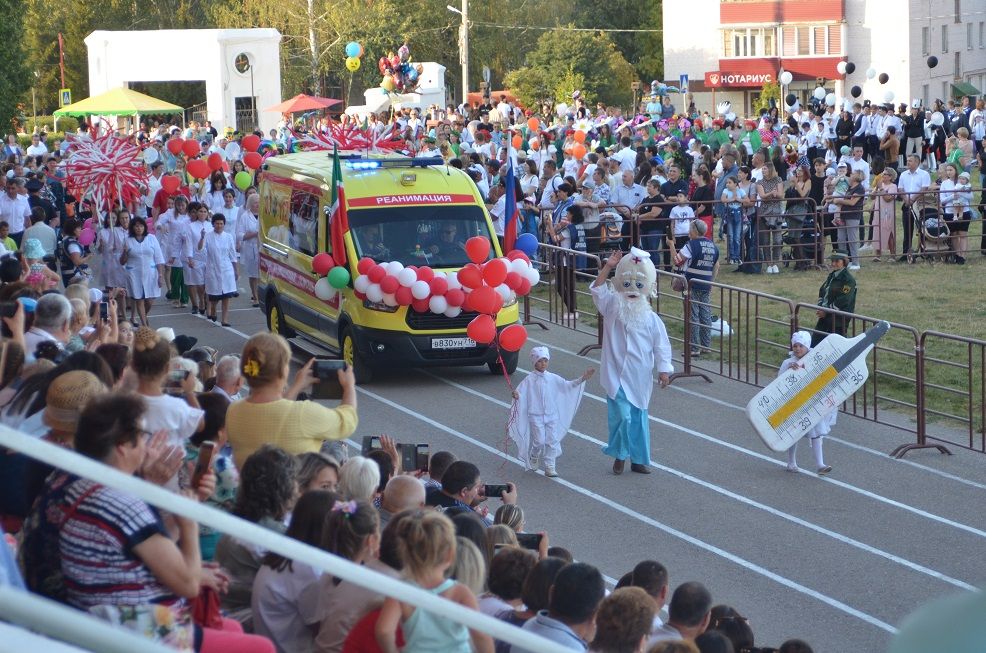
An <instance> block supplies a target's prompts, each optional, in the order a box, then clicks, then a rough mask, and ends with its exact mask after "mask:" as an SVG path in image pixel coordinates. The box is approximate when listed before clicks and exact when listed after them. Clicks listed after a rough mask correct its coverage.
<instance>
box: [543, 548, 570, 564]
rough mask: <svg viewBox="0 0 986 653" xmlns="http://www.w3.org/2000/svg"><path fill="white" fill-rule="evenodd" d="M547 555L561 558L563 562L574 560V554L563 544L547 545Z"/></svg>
mask: <svg viewBox="0 0 986 653" xmlns="http://www.w3.org/2000/svg"><path fill="white" fill-rule="evenodd" d="M548 557H549V558H561V559H562V560H564V561H565V562H567V563H569V564H571V563H573V562H575V556H573V555H572V552H571V551H569V550H568V549H566V548H565V547H563V546H551V547H548Z"/></svg>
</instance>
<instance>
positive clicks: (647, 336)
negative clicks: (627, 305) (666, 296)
mask: <svg viewBox="0 0 986 653" xmlns="http://www.w3.org/2000/svg"><path fill="white" fill-rule="evenodd" d="M590 292H591V293H592V301H593V302H594V303H595V305H596V308H597V309H598V310H599V314H600V315H602V316H603V320H605V327H604V329H603V355H602V361H601V365H600V379H599V380H600V383H602V386H603V389H604V390H606V395H607V396H608V397H609V398H610V399H616V395H617V394H618V393H619V391H620V387H622V388H623V391H624V392H625V393H626V396H627V400H629V402H630V403H631V404H632V405H633V406H634V407H636V408H639V409H640V410H647V406H648V404H649V403H650V396H651V391H652V390H653V389H654V376H653V373H654V368H655V367H656V368H657V371H658V372H659V373H667V374H670V373H672V372H674V365H673V364H672V362H671V342H670V341H669V340H668V332H667V329H665V327H664V322H662V321H661V318H660V317H658V316H657V313H654V312H652V311H651V312H649V313H648V316H649V318H648V320H649V324H648V325H647V327H645V328H643V329H639V330H632V331H631V330H629V329H627V327H626V325H625V324H623V323H621V322H620V315H619V313H620V304H619V298H618V297H617V296H616V291H615V290H613V288H612V287H611V286H610V285H609V283H605V284H603V285H601V286H596V287H593V288H590Z"/></svg>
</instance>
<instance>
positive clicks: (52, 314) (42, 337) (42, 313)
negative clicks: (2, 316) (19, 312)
mask: <svg viewBox="0 0 986 653" xmlns="http://www.w3.org/2000/svg"><path fill="white" fill-rule="evenodd" d="M71 319H72V305H71V304H70V303H69V301H68V299H66V298H65V296H64V295H58V294H55V293H52V294H50V295H43V296H42V297H41V298H40V299H39V300H38V303H37V305H36V306H35V307H34V326H32V327H31V329H30V330H29V331H28V332H27V333H25V334H24V356H25V357H26V359H27V360H28V361H29V362H33V361H34V352H35V350H36V349H37V348H38V344H39V343H41V342H46V341H50V342H54V343H55V345H56V346H57V347H58V348H59V349H63V348H64V346H65V343H66V342H68V338H69V335H70V333H69V323H70V321H71Z"/></svg>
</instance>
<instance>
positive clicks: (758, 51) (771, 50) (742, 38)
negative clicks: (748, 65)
mask: <svg viewBox="0 0 986 653" xmlns="http://www.w3.org/2000/svg"><path fill="white" fill-rule="evenodd" d="M722 56H723V57H724V58H730V57H776V56H777V49H776V48H775V46H774V30H772V29H770V28H767V29H763V28H750V29H725V30H723V31H722Z"/></svg>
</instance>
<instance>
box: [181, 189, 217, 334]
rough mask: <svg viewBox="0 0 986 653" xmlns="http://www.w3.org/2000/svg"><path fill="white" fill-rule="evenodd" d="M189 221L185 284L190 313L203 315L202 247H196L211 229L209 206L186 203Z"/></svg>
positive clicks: (204, 259) (203, 275) (186, 235)
mask: <svg viewBox="0 0 986 653" xmlns="http://www.w3.org/2000/svg"><path fill="white" fill-rule="evenodd" d="M188 217H189V218H190V219H191V222H189V223H188V225H187V226H186V227H185V241H184V245H185V285H186V286H188V295H189V297H190V298H191V300H192V313H193V314H194V313H198V314H199V315H205V265H206V255H205V250H204V249H199V248H198V243H199V241H200V240H201V239H202V236H203V235H204V234H205V233H206V232H209V231H212V225H211V224H209V221H208V220H209V207H207V206H206V205H205V204H200V203H198V202H192V203H191V204H189V205H188Z"/></svg>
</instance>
